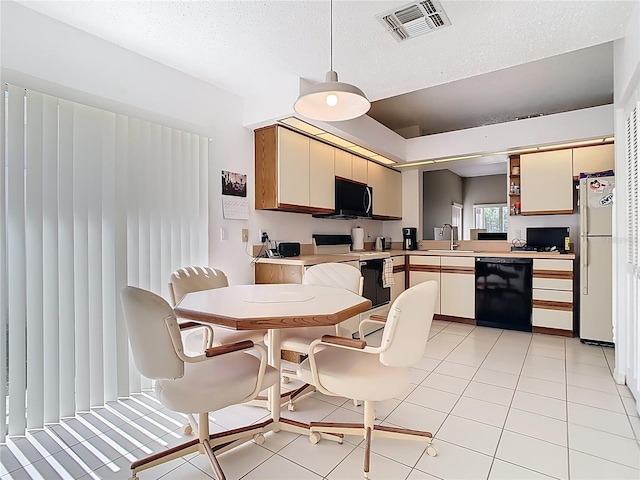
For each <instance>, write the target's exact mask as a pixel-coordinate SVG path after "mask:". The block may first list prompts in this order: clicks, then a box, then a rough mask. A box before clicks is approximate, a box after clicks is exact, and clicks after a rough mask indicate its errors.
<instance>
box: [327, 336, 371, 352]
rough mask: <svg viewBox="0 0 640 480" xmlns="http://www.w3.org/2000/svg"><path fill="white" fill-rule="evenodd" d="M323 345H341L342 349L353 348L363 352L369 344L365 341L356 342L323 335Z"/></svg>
mask: <svg viewBox="0 0 640 480" xmlns="http://www.w3.org/2000/svg"><path fill="white" fill-rule="evenodd" d="M322 343H326V344H329V345H339V346H342V347H351V348H357V349H359V350H363V349H364V347H366V346H367V342H365V341H364V340H356V339H353V338H345V337H336V336H335V335H323V336H322Z"/></svg>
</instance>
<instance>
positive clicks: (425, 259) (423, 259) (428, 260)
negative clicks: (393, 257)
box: [409, 255, 440, 267]
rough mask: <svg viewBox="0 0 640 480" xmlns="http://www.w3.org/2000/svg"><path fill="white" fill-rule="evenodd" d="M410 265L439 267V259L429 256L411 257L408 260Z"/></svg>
mask: <svg viewBox="0 0 640 480" xmlns="http://www.w3.org/2000/svg"><path fill="white" fill-rule="evenodd" d="M409 264H410V265H434V266H437V267H439V266H440V257H436V256H431V255H411V257H410V259H409Z"/></svg>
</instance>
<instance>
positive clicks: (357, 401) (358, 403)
mask: <svg viewBox="0 0 640 480" xmlns="http://www.w3.org/2000/svg"><path fill="white" fill-rule="evenodd" d="M353 406H354V407H361V406H362V402H361V401H360V400H356V399H355V398H354V399H353Z"/></svg>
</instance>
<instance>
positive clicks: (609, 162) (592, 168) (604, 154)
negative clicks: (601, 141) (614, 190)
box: [573, 144, 615, 177]
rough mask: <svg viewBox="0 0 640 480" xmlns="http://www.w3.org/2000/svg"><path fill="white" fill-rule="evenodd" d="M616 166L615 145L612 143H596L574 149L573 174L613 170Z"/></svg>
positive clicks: (575, 175)
mask: <svg viewBox="0 0 640 480" xmlns="http://www.w3.org/2000/svg"><path fill="white" fill-rule="evenodd" d="M614 167H615V147H614V145H613V144H610V145H595V146H593V147H581V148H574V149H573V176H574V177H577V176H579V175H580V174H581V173H594V172H602V171H604V170H613V169H614Z"/></svg>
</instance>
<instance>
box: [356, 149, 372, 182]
mask: <svg viewBox="0 0 640 480" xmlns="http://www.w3.org/2000/svg"><path fill="white" fill-rule="evenodd" d="M370 163H371V162H369V160H365V159H364V158H362V157H358V156H356V155H351V179H352V180H353V181H355V182H360V183H369V164H370Z"/></svg>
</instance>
